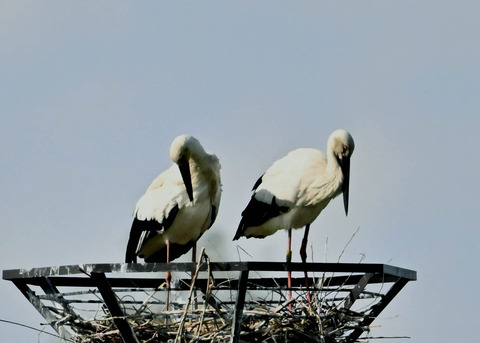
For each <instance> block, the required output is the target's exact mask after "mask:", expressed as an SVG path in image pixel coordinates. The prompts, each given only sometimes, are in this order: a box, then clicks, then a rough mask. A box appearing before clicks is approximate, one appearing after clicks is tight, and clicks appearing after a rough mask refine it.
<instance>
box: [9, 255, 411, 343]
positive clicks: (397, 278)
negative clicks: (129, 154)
mask: <svg viewBox="0 0 480 343" xmlns="http://www.w3.org/2000/svg"><path fill="white" fill-rule="evenodd" d="M197 267H198V269H199V271H207V269H208V270H210V272H212V273H215V272H234V273H238V279H228V285H229V286H228V287H230V289H236V290H237V293H236V294H237V296H236V301H235V308H234V312H233V317H232V335H231V342H232V343H233V342H239V338H240V329H241V324H242V315H243V309H244V305H245V295H246V292H247V291H248V290H249V289H251V288H250V287H252V284H253V283H252V284H251V283H250V282H249V281H251V280H254V284H255V285H256V286H255V287H258V286H259V285H260V286H261V287H267V288H268V287H271V288H274V287H276V288H278V287H281V288H282V289H287V287H286V285H287V280H286V278H285V277H282V278H277V277H276V278H275V279H272V277H263V276H262V277H261V278H258V277H251V275H252V274H253V273H252V272H256V273H255V274H256V275H258V274H261V273H262V272H282V271H283V272H284V271H287V270H290V271H292V272H304V271H305V270H306V271H308V272H310V273H311V272H315V273H332V275H331V276H329V277H328V285H329V286H340V285H343V286H344V285H351V286H353V287H352V288H351V290H350V291H349V294H348V296H347V298H346V299H345V302H344V308H346V309H350V307H351V306H352V305H353V303H354V302H355V301H356V300H357V299H358V298H359V297H360V295H361V294H362V292H364V290H365V288H366V286H367V285H369V284H382V285H383V284H387V283H392V285H391V287H390V288H389V289H388V290H387V291H386V292H385V293H384V294H383V295H382V297H381V300H380V301H379V302H377V303H376V304H374V305H373V306H372V307H371V311H370V312H369V315H368V316H367V317H365V318H364V319H363V321H362V323H361V325H360V327H357V328H355V329H354V330H352V332H351V333H350V334H349V336H348V337H347V339H346V342H355V341H356V340H357V339H358V338H359V337H360V336H361V335H362V333H363V332H364V328H365V327H368V326H369V325H370V324H371V323H372V322H373V321H374V320H375V318H376V317H377V316H378V315H379V314H380V313H381V312H382V311H383V309H384V308H385V307H386V306H387V305H388V304H389V303H390V301H391V300H392V299H393V298H394V297H395V296H396V295H397V294H398V292H400V290H401V289H402V288H403V287H404V286H405V285H406V284H407V283H408V282H409V281H414V280H416V278H417V274H416V272H415V271H413V270H409V269H404V268H399V267H394V266H391V265H386V264H369V263H306V264H302V263H279V262H210V263H208V264H207V263H204V262H203V263H201V264H200V265H197V264H195V263H191V262H185V263H170V264H167V263H129V264H125V263H114V264H83V265H69V266H59V267H45V268H33V269H28V270H26V269H15V270H4V271H3V279H5V280H9V281H12V282H13V283H14V284H15V285H16V286H17V288H18V289H19V290H20V291H21V292H22V293H23V295H24V296H25V297H26V298H27V299H28V300H29V301H30V303H31V304H32V305H33V306H34V307H35V308H36V309H37V310H38V311H39V312H40V314H41V315H42V316H43V317H44V318H45V319H46V320H47V322H48V323H49V324H50V325H51V326H52V327H53V329H54V330H55V331H56V332H57V333H58V334H59V335H60V336H61V337H62V338H64V339H66V340H72V339H73V338H74V334H73V333H71V332H69V331H68V330H67V329H66V328H65V327H64V326H63V325H62V321H61V320H59V318H58V316H56V315H55V312H56V310H55V309H52V308H51V306H50V307H48V306H45V305H44V304H43V303H42V298H41V296H38V295H37V294H35V292H34V291H33V290H32V288H31V286H37V287H41V289H42V290H43V292H45V296H48V295H50V296H51V297H53V299H55V304H56V305H55V306H56V307H57V312H63V313H68V314H69V315H70V316H73V317H75V316H76V315H77V314H76V313H75V311H74V310H73V309H72V308H71V307H70V305H69V303H68V302H67V301H62V293H60V292H59V290H58V287H95V288H96V289H98V291H99V292H100V294H101V296H102V298H103V303H104V305H105V306H106V307H107V308H108V310H109V312H110V314H111V315H112V317H113V318H114V323H115V325H116V327H117V329H118V330H119V332H120V335H121V337H122V339H123V341H124V342H126V343H138V339H137V337H136V336H135V333H134V331H133V329H132V327H131V326H130V324H129V323H128V321H127V320H126V318H125V314H124V312H123V310H122V307H121V306H120V304H119V298H118V297H117V296H116V294H115V291H114V290H113V289H112V288H123V289H126V288H130V287H135V288H145V289H147V288H157V287H158V284H159V276H158V274H156V273H157V272H165V271H177V272H193V271H194V270H195V269H197ZM137 273H151V274H150V275H149V276H148V277H145V276H143V277H135V274H137ZM106 274H109V276H108V277H107V275H106ZM335 274H347V275H335ZM130 275H132V276H130ZM119 276H123V277H119ZM215 279H216V281H217V282H221V280H220V279H219V278H217V277H216V278H215ZM219 280H220V281H219ZM225 281H226V279H225ZM304 281H305V279H304V278H303V277H297V278H293V281H292V288H294V289H297V290H298V289H300V288H304ZM207 282H208V280H207V279H205V278H202V277H199V278H198V279H197V280H196V284H195V286H196V287H198V288H199V289H204V288H203V287H204V285H205V284H206V283H207ZM310 284H314V283H313V282H312V283H310ZM178 287H179V288H181V289H184V290H187V289H188V288H189V282H188V279H187V280H186V282H185V283H182V282H180V283H179V285H178ZM43 299H44V298H43Z"/></svg>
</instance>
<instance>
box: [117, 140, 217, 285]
mask: <svg viewBox="0 0 480 343" xmlns="http://www.w3.org/2000/svg"><path fill="white" fill-rule="evenodd" d="M170 157H171V158H172V160H173V162H174V164H173V165H172V166H171V167H170V168H169V169H167V170H166V171H164V172H163V173H161V174H160V175H159V176H158V177H157V178H156V179H155V180H154V181H153V182H152V184H151V185H150V187H148V189H147V191H146V192H145V194H144V195H143V196H142V197H141V198H140V199H139V200H138V202H137V205H136V207H135V212H134V217H135V218H134V220H133V224H132V228H131V231H130V238H129V240H128V244H127V251H126V255H125V262H126V263H131V262H137V256H138V257H140V258H143V259H144V260H145V262H167V263H168V262H170V261H172V260H174V259H176V258H177V257H179V256H181V255H183V254H185V253H186V252H188V251H189V250H190V249H191V248H192V247H195V245H196V242H197V240H198V239H199V238H200V237H201V236H202V234H203V233H204V232H205V231H206V230H207V229H209V228H210V227H211V226H212V224H213V222H214V221H215V218H216V216H217V213H218V207H219V205H220V196H221V181H220V163H219V160H218V158H217V156H215V155H214V154H211V153H208V152H206V151H205V150H204V149H203V147H202V145H201V144H200V142H199V141H198V140H197V139H196V138H194V137H192V136H188V135H181V136H178V137H177V138H175V139H174V141H173V142H172V145H171V148H170ZM192 256H193V259H192V260H195V249H193V254H192ZM169 277H170V275H169V273H167V282H168V283H169Z"/></svg>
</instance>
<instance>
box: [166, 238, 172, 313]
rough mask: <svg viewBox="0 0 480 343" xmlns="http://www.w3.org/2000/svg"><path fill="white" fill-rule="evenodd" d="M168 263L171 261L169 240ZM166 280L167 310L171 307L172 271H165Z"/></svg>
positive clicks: (168, 242)
mask: <svg viewBox="0 0 480 343" xmlns="http://www.w3.org/2000/svg"><path fill="white" fill-rule="evenodd" d="M167 263H170V241H167ZM165 280H166V281H167V311H169V307H170V282H171V281H172V273H170V271H167V272H165Z"/></svg>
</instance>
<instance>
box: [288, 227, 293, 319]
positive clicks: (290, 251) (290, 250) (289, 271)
mask: <svg viewBox="0 0 480 343" xmlns="http://www.w3.org/2000/svg"><path fill="white" fill-rule="evenodd" d="M290 262H292V228H290V229H288V248H287V264H288V263H290ZM287 275H288V284H287V286H288V300H292V271H291V270H290V267H288V272H287ZM289 308H290V310H291V309H292V304H290V305H289Z"/></svg>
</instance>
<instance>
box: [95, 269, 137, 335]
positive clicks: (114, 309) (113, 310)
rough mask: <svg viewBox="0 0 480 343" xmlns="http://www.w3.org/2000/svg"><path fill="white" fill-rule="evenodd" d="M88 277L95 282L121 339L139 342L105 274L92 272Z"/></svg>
mask: <svg viewBox="0 0 480 343" xmlns="http://www.w3.org/2000/svg"><path fill="white" fill-rule="evenodd" d="M90 277H91V278H92V279H93V280H95V282H96V283H97V287H98V290H99V291H100V294H101V295H102V297H103V300H104V301H105V305H107V308H108V310H109V311H110V314H111V315H112V317H113V321H114V323H115V325H116V326H117V329H118V331H119V332H120V336H122V339H123V341H124V342H125V343H140V342H139V341H138V339H137V336H136V335H135V332H134V331H133V329H132V327H131V326H130V324H129V323H128V321H127V319H126V318H125V314H124V313H123V311H122V308H121V307H120V305H119V304H118V301H117V298H116V296H115V293H113V291H112V287H110V284H109V282H108V280H107V278H106V276H105V274H104V273H97V272H93V273H92V274H91V275H90Z"/></svg>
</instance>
